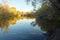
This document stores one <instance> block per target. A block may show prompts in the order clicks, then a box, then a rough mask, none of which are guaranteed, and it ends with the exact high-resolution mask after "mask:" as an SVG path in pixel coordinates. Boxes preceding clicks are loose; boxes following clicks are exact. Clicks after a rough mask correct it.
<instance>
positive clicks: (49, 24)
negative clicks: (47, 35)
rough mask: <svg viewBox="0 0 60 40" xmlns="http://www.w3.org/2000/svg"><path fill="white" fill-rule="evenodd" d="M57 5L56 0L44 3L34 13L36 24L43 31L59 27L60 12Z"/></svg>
mask: <svg viewBox="0 0 60 40" xmlns="http://www.w3.org/2000/svg"><path fill="white" fill-rule="evenodd" d="M59 6H60V5H59V3H58V1H57V0H56V1H55V0H54V1H53V0H51V1H50V2H44V3H43V4H42V5H41V7H40V8H38V10H36V12H34V14H33V13H32V14H33V15H34V16H35V17H36V24H38V25H39V26H41V28H42V29H43V30H54V29H56V28H59V26H60V10H59V8H60V7H59Z"/></svg>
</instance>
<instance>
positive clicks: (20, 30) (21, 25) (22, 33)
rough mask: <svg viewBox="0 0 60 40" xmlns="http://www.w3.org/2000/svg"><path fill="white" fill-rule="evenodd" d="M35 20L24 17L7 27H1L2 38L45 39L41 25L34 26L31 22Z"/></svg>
mask: <svg viewBox="0 0 60 40" xmlns="http://www.w3.org/2000/svg"><path fill="white" fill-rule="evenodd" d="M33 21H35V19H33V20H28V19H23V20H18V21H16V24H14V25H12V24H10V25H9V26H8V27H7V28H5V29H1V28H0V40H43V39H44V35H43V32H42V31H41V29H40V27H38V26H35V27H33V26H32V25H31V23H32V22H33Z"/></svg>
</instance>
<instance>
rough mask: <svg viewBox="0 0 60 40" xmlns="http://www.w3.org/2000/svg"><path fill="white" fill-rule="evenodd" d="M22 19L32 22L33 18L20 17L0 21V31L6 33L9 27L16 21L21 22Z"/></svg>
mask: <svg viewBox="0 0 60 40" xmlns="http://www.w3.org/2000/svg"><path fill="white" fill-rule="evenodd" d="M23 19H28V20H33V19H34V18H30V17H27V16H22V17H14V18H9V19H1V20H0V29H1V30H3V29H4V33H8V27H9V25H14V24H16V22H17V21H18V20H23Z"/></svg>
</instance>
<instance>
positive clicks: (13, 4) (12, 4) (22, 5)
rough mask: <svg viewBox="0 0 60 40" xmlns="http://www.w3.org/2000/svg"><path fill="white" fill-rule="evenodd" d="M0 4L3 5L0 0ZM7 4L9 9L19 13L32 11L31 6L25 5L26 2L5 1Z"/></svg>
mask: <svg viewBox="0 0 60 40" xmlns="http://www.w3.org/2000/svg"><path fill="white" fill-rule="evenodd" d="M0 3H3V2H2V0H0ZM7 4H8V5H9V6H10V7H15V8H16V9H17V10H19V11H24V12H26V11H31V10H33V7H32V5H31V4H29V5H27V4H26V0H7Z"/></svg>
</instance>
